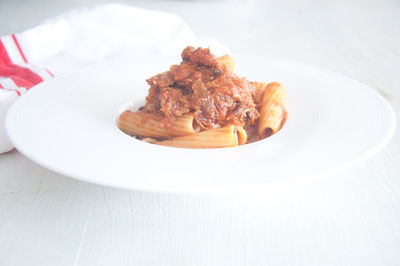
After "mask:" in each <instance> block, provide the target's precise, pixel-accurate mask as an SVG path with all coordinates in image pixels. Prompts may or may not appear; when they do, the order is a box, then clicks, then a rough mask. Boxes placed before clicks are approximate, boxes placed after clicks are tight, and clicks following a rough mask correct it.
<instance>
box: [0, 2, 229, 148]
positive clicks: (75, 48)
mask: <svg viewBox="0 0 400 266" xmlns="http://www.w3.org/2000/svg"><path fill="white" fill-rule="evenodd" d="M187 45H193V46H211V47H212V51H213V52H217V53H219V52H221V51H224V52H225V51H226V48H225V47H224V46H223V45H221V44H219V43H218V42H216V41H213V40H212V39H209V40H205V41H200V40H199V39H198V38H197V37H196V36H195V35H194V34H193V32H192V31H191V30H190V29H189V27H188V26H187V25H186V23H185V22H184V21H183V20H182V19H181V18H180V17H178V16H177V15H174V14H168V13H163V12H156V11H151V10H145V9H140V8H135V7H131V6H125V5H120V4H107V5H101V6H96V7H93V8H83V9H79V10H72V11H70V12H68V13H65V14H63V15H61V16H59V17H56V18H54V19H50V20H48V21H46V22H44V23H43V24H41V25H39V26H37V27H35V28H33V29H30V30H27V31H24V32H22V33H19V34H12V35H9V36H3V37H1V38H0V153H3V152H6V151H9V150H11V149H12V145H11V143H10V142H9V141H8V139H7V136H6V133H5V128H4V119H5V116H6V113H7V110H8V108H9V107H10V106H11V104H12V103H13V102H14V101H15V100H16V99H17V98H18V96H20V95H22V94H23V93H24V92H25V91H27V90H29V89H30V88H31V87H32V86H34V85H36V84H38V83H40V82H42V81H44V80H46V79H50V78H52V77H53V76H57V75H59V74H62V73H65V72H68V71H70V70H73V69H74V70H75V69H77V68H79V67H83V66H86V65H90V64H94V63H100V62H105V61H107V60H115V59H116V58H118V57H121V58H124V59H126V58H128V59H130V58H131V59H132V60H134V59H135V57H136V56H140V57H143V56H147V55H149V56H156V55H173V54H179V53H180V51H182V50H183V48H184V47H186V46H187Z"/></svg>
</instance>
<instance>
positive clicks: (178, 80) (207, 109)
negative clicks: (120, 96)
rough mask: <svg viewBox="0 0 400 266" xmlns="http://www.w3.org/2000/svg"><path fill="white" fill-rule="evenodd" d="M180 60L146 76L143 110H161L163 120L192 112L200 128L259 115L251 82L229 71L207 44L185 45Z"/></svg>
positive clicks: (241, 123) (248, 119) (159, 111)
mask: <svg viewBox="0 0 400 266" xmlns="http://www.w3.org/2000/svg"><path fill="white" fill-rule="evenodd" d="M182 60H183V61H182V62H181V63H180V64H179V65H172V66H171V67H170V70H169V71H166V72H164V73H161V74H158V75H155V76H153V77H151V78H149V79H148V80H147V83H148V84H149V85H150V89H149V93H148V95H147V97H146V105H145V106H144V107H143V108H142V110H143V111H145V112H155V113H159V114H162V115H163V116H164V117H165V118H166V120H167V121H172V120H173V119H175V118H176V117H179V116H181V115H183V114H185V113H188V112H194V116H195V120H196V122H197V123H198V124H199V125H200V126H201V127H202V128H204V129H208V128H215V127H220V126H224V125H226V124H232V123H233V124H236V125H243V124H244V123H245V122H246V123H247V124H253V123H254V121H255V120H256V119H257V118H258V117H259V113H258V111H257V109H256V108H255V104H254V100H253V99H254V96H255V86H254V84H253V83H251V82H249V81H247V80H246V79H244V78H238V77H237V76H236V75H232V73H231V72H229V71H227V68H226V67H224V66H223V65H221V63H220V62H219V61H218V59H217V58H216V57H215V56H214V55H212V54H211V53H210V50H209V49H208V48H206V49H203V48H197V49H195V48H193V47H191V46H188V47H186V48H185V49H184V50H183V52H182ZM166 124H168V123H166Z"/></svg>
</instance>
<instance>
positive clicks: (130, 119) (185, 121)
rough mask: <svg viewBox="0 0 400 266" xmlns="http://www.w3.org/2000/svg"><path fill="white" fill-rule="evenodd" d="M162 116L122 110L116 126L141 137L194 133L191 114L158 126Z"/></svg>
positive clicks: (166, 136) (165, 136)
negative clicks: (164, 125)
mask: <svg viewBox="0 0 400 266" xmlns="http://www.w3.org/2000/svg"><path fill="white" fill-rule="evenodd" d="M162 120H163V118H162V117H159V116H157V115H154V114H152V113H145V112H131V111H125V112H123V113H122V114H121V115H120V116H119V119H118V127H119V128H120V129H121V130H122V131H123V132H125V133H126V134H129V135H133V136H142V137H156V138H163V137H164V138H168V137H175V136H184V135H188V134H192V133H195V132H196V130H195V129H194V128H193V114H186V115H183V116H181V117H179V118H178V119H176V120H175V121H173V122H172V125H171V126H170V127H160V123H161V122H162Z"/></svg>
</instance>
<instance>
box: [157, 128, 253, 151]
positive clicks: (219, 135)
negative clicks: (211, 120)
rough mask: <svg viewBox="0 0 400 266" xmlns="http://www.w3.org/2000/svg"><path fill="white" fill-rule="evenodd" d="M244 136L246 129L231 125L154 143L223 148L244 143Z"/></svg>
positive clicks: (186, 146) (185, 146)
mask: <svg viewBox="0 0 400 266" xmlns="http://www.w3.org/2000/svg"><path fill="white" fill-rule="evenodd" d="M246 138H247V135H246V131H245V130H244V129H243V128H237V127H235V126H233V125H231V126H227V127H223V128H218V129H210V130H205V131H201V132H198V133H195V134H191V135H188V136H183V137H176V138H173V139H171V140H164V141H160V142H157V143H156V144H159V145H163V146H172V147H178V148H198V149H202V148H224V147H235V146H238V145H241V144H244V143H246Z"/></svg>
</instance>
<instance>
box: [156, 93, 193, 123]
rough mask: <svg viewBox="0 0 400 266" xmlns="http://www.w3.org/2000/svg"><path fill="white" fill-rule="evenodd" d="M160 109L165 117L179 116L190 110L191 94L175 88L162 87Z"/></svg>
mask: <svg viewBox="0 0 400 266" xmlns="http://www.w3.org/2000/svg"><path fill="white" fill-rule="evenodd" d="M161 90H162V92H161V95H160V99H161V100H160V110H161V111H162V112H163V113H164V116H165V117H178V116H181V115H183V114H185V113H188V112H189V111H190V103H189V96H188V95H183V94H182V90H179V89H174V88H163V89H161Z"/></svg>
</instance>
